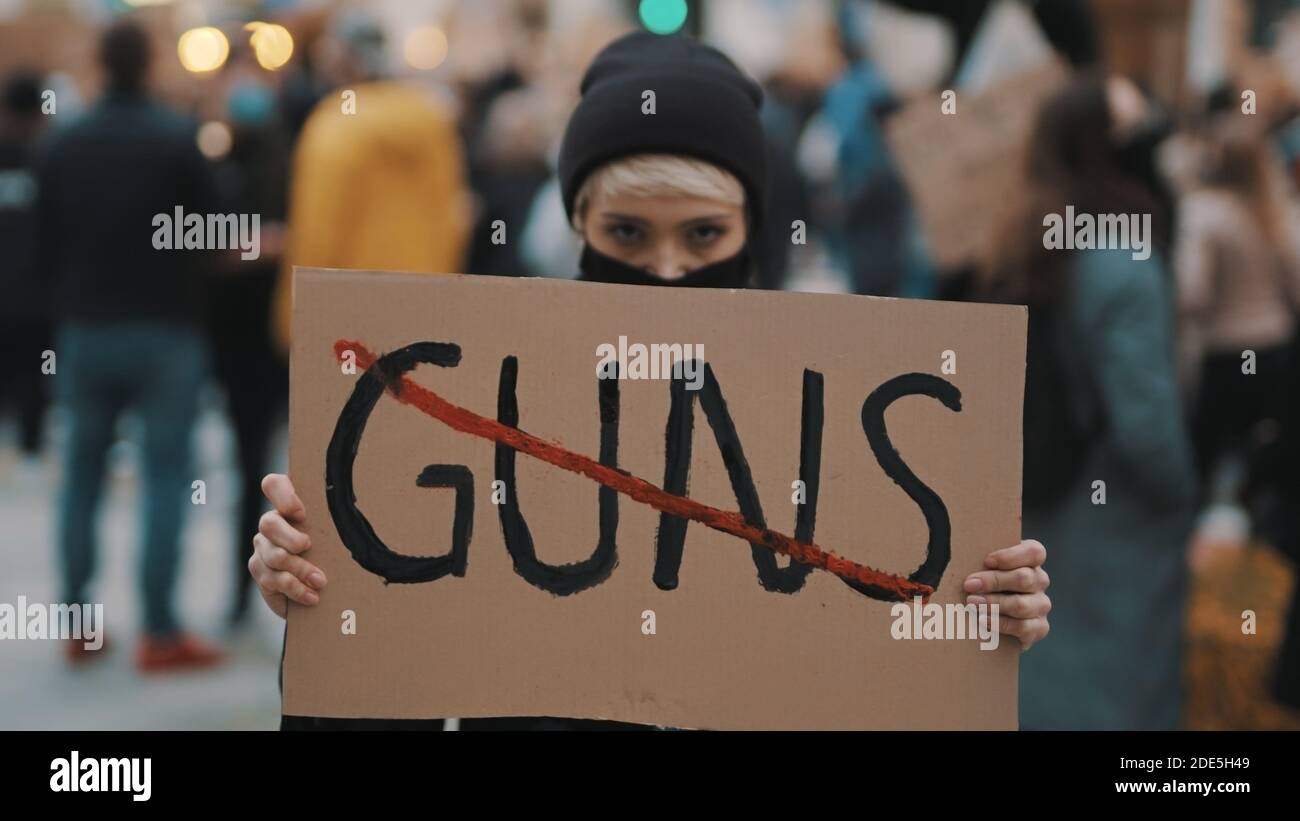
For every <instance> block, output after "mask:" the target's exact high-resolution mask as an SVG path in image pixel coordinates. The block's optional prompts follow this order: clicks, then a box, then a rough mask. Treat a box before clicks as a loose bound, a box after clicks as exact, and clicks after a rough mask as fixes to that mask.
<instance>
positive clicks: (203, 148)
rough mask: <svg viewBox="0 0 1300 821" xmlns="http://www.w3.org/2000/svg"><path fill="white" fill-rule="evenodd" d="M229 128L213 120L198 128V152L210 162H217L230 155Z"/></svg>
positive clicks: (230, 140)
mask: <svg viewBox="0 0 1300 821" xmlns="http://www.w3.org/2000/svg"><path fill="white" fill-rule="evenodd" d="M231 142H232V139H231V135H230V126H228V125H226V124H225V123H223V122H218V121H216V120H213V121H211V122H206V123H204V124H203V125H201V126H199V133H198V144H199V152H200V153H201V154H203V156H205V157H207V158H208V159H210V160H219V159H221V158H222V157H224V156H226V155H227V154H229V153H230V146H231Z"/></svg>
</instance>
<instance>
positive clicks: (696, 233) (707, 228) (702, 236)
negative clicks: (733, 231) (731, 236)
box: [688, 225, 727, 245]
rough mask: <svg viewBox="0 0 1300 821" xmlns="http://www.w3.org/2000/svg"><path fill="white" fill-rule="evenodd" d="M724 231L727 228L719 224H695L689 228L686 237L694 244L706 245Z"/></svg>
mask: <svg viewBox="0 0 1300 821" xmlns="http://www.w3.org/2000/svg"><path fill="white" fill-rule="evenodd" d="M726 232H727V230H726V229H725V228H723V227H722V226H720V225H696V226H693V227H692V228H691V229H690V232H689V233H688V237H689V239H690V241H691V242H692V243H693V244H695V245H708V244H710V243H712V242H715V241H716V240H717V239H718V238H719V237H721V236H722V235H723V234H725V233H726Z"/></svg>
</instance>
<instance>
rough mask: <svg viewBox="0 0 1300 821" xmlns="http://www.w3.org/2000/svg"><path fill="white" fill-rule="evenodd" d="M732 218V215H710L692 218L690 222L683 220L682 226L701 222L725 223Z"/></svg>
mask: <svg viewBox="0 0 1300 821" xmlns="http://www.w3.org/2000/svg"><path fill="white" fill-rule="evenodd" d="M730 216H731V215H730V214H709V215H708V216H704V217H691V218H690V219H688V220H682V222H681V224H682V225H695V224H697V223H701V222H725V221H726V220H727V219H728V218H729V217H730Z"/></svg>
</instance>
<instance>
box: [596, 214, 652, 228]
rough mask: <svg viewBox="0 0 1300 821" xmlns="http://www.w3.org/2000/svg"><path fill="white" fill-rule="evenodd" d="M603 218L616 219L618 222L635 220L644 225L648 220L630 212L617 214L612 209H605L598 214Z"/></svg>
mask: <svg viewBox="0 0 1300 821" xmlns="http://www.w3.org/2000/svg"><path fill="white" fill-rule="evenodd" d="M600 218H601V219H603V220H618V221H619V222H635V223H637V224H639V225H646V224H647V223H649V220H647V219H644V218H642V217H637V216H633V215H632V214H619V213H616V212H613V211H606V212H605V213H603V214H601V215H600Z"/></svg>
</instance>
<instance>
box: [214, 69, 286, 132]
mask: <svg viewBox="0 0 1300 821" xmlns="http://www.w3.org/2000/svg"><path fill="white" fill-rule="evenodd" d="M275 107H276V100H275V91H273V90H272V89H271V88H270V87H269V86H267V85H265V84H264V83H259V82H257V81H255V80H243V81H240V82H239V83H237V84H235V85H234V86H232V87H231V89H230V92H229V94H228V95H227V97H226V113H227V115H228V116H229V117H230V120H231V122H233V123H234V124H235V125H237V126H241V127H244V128H260V127H262V126H265V125H266V124H267V123H269V122H270V121H271V119H272V117H274V116H275Z"/></svg>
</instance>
